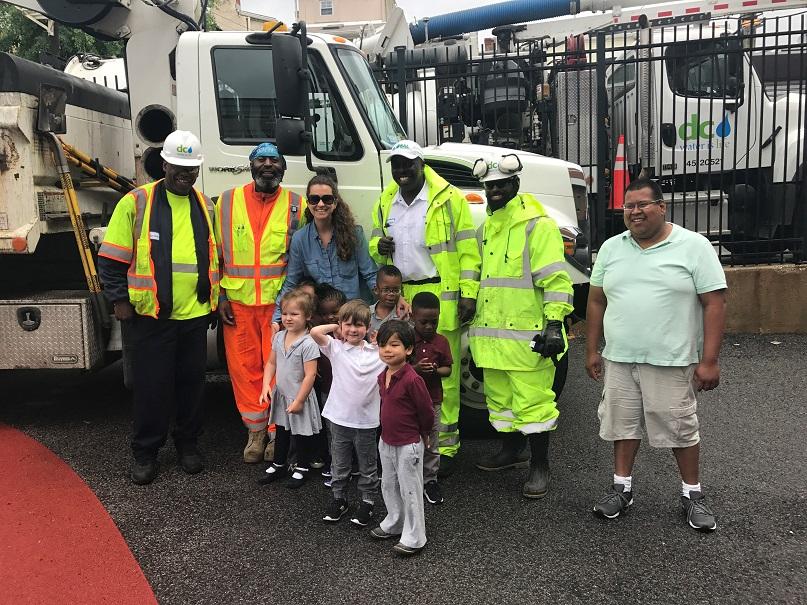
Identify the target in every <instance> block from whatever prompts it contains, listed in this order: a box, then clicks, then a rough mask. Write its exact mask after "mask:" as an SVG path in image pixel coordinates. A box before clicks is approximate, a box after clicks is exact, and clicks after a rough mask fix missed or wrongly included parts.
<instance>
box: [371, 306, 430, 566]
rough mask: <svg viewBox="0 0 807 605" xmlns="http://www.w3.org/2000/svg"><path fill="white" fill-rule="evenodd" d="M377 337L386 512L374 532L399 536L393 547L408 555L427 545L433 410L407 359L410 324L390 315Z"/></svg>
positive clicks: (377, 535) (411, 336)
mask: <svg viewBox="0 0 807 605" xmlns="http://www.w3.org/2000/svg"><path fill="white" fill-rule="evenodd" d="M376 338H377V343H378V347H379V349H378V354H379V356H380V357H381V361H383V362H384V363H385V364H387V369H386V370H384V371H383V372H381V374H379V375H378V388H379V391H380V393H381V439H380V440H379V442H378V452H379V454H380V455H381V465H382V467H383V468H384V474H383V476H382V478H381V495H382V496H383V497H384V505H385V506H386V507H387V516H386V517H385V518H384V520H383V521H381V524H380V525H379V526H378V527H376V528H374V529H373V530H371V531H370V535H371V536H372V537H373V538H377V539H379V540H384V539H387V538H392V537H394V536H398V535H400V540H399V542H398V543H397V544H396V545H395V546H394V547H393V549H394V550H395V552H396V553H398V554H400V555H404V556H409V555H415V554H417V553H419V552H420V551H421V550H423V547H424V546H425V545H426V517H425V513H424V510H423V451H424V443H426V442H427V441H428V439H429V432H430V431H431V429H432V426H433V425H434V412H433V411H432V400H431V397H430V396H429V391H428V390H427V389H426V383H424V382H423V379H422V378H421V377H420V376H418V375H417V373H416V372H415V370H414V369H413V368H412V366H410V365H409V364H408V363H407V359H408V358H409V357H410V356H411V355H412V351H413V349H414V346H415V333H414V331H413V330H412V327H411V326H410V325H409V324H408V323H406V322H404V321H401V320H399V319H391V320H389V321H387V322H385V323H384V324H382V325H381V327H380V328H379V329H378V334H377V336H376Z"/></svg>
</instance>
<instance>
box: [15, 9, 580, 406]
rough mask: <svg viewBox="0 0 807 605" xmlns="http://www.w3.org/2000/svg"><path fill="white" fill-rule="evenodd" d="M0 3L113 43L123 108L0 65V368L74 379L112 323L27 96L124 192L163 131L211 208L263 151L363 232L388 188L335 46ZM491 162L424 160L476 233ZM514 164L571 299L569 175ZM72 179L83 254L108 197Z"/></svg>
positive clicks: (576, 194)
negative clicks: (465, 203) (179, 140)
mask: <svg viewBox="0 0 807 605" xmlns="http://www.w3.org/2000/svg"><path fill="white" fill-rule="evenodd" d="M15 4H18V5H25V6H27V7H28V8H30V9H33V10H38V11H39V12H41V13H43V14H45V15H46V16H48V17H50V18H53V19H57V20H59V21H61V22H64V23H67V24H69V25H74V26H81V27H82V28H84V29H85V30H87V31H89V32H91V33H95V34H98V35H104V36H106V37H113V38H118V39H126V40H127V46H126V67H127V69H126V81H127V85H128V97H127V96H126V95H125V94H124V93H121V92H118V91H114V90H110V89H108V88H104V87H102V86H100V85H98V84H94V83H91V82H87V81H83V80H80V79H78V78H75V77H72V76H68V75H65V74H61V73H59V72H55V71H54V70H52V69H50V68H47V67H42V66H38V65H35V64H32V63H30V62H27V61H24V60H22V59H19V58H15V57H11V56H10V55H0V70H1V71H2V73H0V83H2V88H1V90H2V91H1V92H0V139H2V145H3V150H2V152H0V159H2V161H0V275H3V278H2V286H0V335H2V336H0V338H2V339H3V346H2V347H0V370H4V369H5V370H8V369H41V368H51V369H81V370H89V369H93V368H96V367H99V366H100V365H102V364H103V363H105V361H108V360H109V359H113V358H115V357H116V356H117V355H119V351H120V350H121V340H122V339H121V338H120V327H119V325H118V324H117V322H115V321H114V319H113V320H112V321H111V327H110V328H108V329H105V328H104V327H103V325H101V322H98V321H97V320H95V319H94V315H93V312H92V311H93V309H92V306H93V304H94V303H93V298H92V297H90V296H89V295H88V292H87V291H86V289H85V286H84V281H83V276H82V271H81V264H80V263H79V262H78V258H77V253H76V243H75V241H74V239H73V234H72V233H71V231H72V228H71V225H70V222H69V221H67V220H66V213H65V211H64V210H63V209H64V207H65V205H64V192H63V191H62V189H61V188H60V186H59V184H58V175H57V172H56V168H55V166H54V164H53V159H52V157H51V153H50V149H49V147H48V145H47V142H46V139H45V138H44V137H43V135H42V134H41V133H39V132H37V127H36V125H37V111H38V107H39V104H40V99H39V87H40V84H42V83H48V84H51V85H53V86H57V87H58V86H61V87H62V88H65V89H66V91H67V107H66V123H67V132H66V134H65V135H64V136H63V139H64V140H65V141H66V142H68V143H70V144H71V145H73V146H74V147H76V148H78V149H79V150H82V151H84V153H86V154H87V155H88V156H90V157H92V158H99V159H100V161H101V163H103V164H105V165H107V166H109V167H110V168H112V169H113V170H114V171H115V172H117V173H119V174H122V175H124V176H129V177H134V178H135V181H136V182H138V183H142V182H145V181H147V180H149V179H153V178H159V177H161V176H162V174H161V165H162V164H161V161H160V158H159V152H160V149H161V143H162V141H163V140H164V138H165V137H166V136H167V135H168V134H169V133H170V132H171V131H173V130H174V129H176V128H180V129H185V130H190V131H193V132H195V133H198V135H199V136H200V139H201V140H202V145H203V149H204V156H205V163H204V165H203V167H202V172H201V174H200V177H199V180H198V182H197V186H199V187H201V188H202V189H203V190H204V191H205V192H206V193H207V194H208V195H211V196H212V197H215V196H217V195H218V194H219V193H220V192H221V191H223V190H225V189H227V188H229V187H232V186H234V185H236V184H241V183H244V182H245V181H247V180H248V179H249V178H250V172H249V164H248V161H247V156H248V154H249V152H250V150H251V149H252V148H253V147H254V146H255V144H257V143H258V142H261V141H264V140H267V139H273V140H276V142H277V144H278V145H279V146H280V148H281V149H282V150H283V152H284V154H285V156H286V158H287V162H288V170H287V172H286V175H285V179H284V185H285V186H287V187H289V188H291V189H293V190H295V191H297V192H301V193H304V190H305V185H306V183H307V181H308V179H309V178H310V176H311V175H312V170H313V169H315V168H318V167H327V168H330V169H333V170H335V172H336V175H337V177H338V179H339V185H340V190H341V191H342V195H343V196H344V197H345V199H346V200H348V201H349V203H350V204H351V207H352V209H353V212H354V214H355V215H356V216H357V218H358V220H359V221H360V222H361V223H362V225H363V227H364V229H365V231H367V232H369V226H370V223H371V216H370V215H371V212H370V210H371V206H372V204H373V203H374V202H375V200H376V199H377V197H378V195H379V193H380V191H381V190H382V188H383V186H384V184H385V183H387V182H389V181H390V179H391V176H390V172H389V165H388V163H387V162H386V159H387V156H388V153H389V149H390V148H391V147H392V145H393V144H394V143H395V142H396V141H398V140H400V139H402V138H405V136H406V133H405V132H404V130H403V129H402V127H401V126H400V124H399V122H398V120H397V119H396V118H395V116H394V114H393V112H392V110H391V109H390V107H389V105H388V103H387V101H386V98H385V97H384V95H383V93H382V92H381V90H380V89H379V87H378V85H377V84H376V81H375V80H374V78H373V75H372V72H371V70H370V67H369V65H368V63H367V61H366V59H365V57H364V55H362V54H361V52H360V51H359V50H358V49H357V48H356V47H355V46H354V45H353V44H352V43H350V42H348V41H347V40H346V39H344V38H340V37H335V36H330V35H325V34H310V35H308V36H303V35H302V32H299V31H297V32H296V33H295V34H294V35H293V34H287V33H277V32H251V33H250V32H211V33H208V32H202V31H199V30H198V28H197V26H196V20H197V19H198V18H199V15H198V14H196V13H195V12H194V11H195V10H196V9H197V6H196V4H195V2H193V0H177V1H176V2H172V3H170V10H169V12H168V13H166V12H165V10H166V8H168V6H166V5H168V4H169V3H165V4H163V3H158V2H155V3H154V4H153V5H152V4H151V3H148V4H147V3H144V2H140V1H139V0H138V1H134V0H133V1H132V2H129V1H128V0H112V1H108V2H99V3H97V4H92V3H86V2H83V1H76V2H75V3H73V2H67V3H65V2H62V1H61V0H58V1H56V2H53V3H51V2H47V1H45V0H42V2H33V1H30V2H29V1H28V0H20V1H19V2H15ZM188 15H193V17H192V18H191V17H189V16H188ZM195 28H196V29H195ZM301 39H302V40H303V41H307V44H301ZM304 67H306V68H307V69H303V68H304ZM12 75H13V76H15V77H11V76H12ZM104 103H107V104H108V106H107V105H105V104H104ZM113 106H114V108H115V110H113V109H112V107H113ZM309 108H310V109H309ZM504 152H505V150H497V149H495V148H491V147H476V146H471V145H458V144H449V145H442V146H437V147H430V148H428V149H427V150H426V161H427V163H428V164H429V165H431V166H432V167H433V168H434V169H435V170H436V171H437V172H438V173H439V174H441V175H442V176H444V177H445V178H446V179H447V180H448V181H450V182H452V183H453V184H455V185H457V186H459V187H460V188H461V189H463V190H464V191H465V192H466V193H467V198H468V200H469V202H470V203H471V208H472V210H473V213H474V214H475V216H476V217H477V218H478V220H479V221H481V219H482V217H483V216H484V209H485V203H484V192H483V191H482V190H481V189H480V187H479V184H478V183H477V182H476V180H475V179H474V178H473V176H472V173H471V166H472V164H473V162H474V160H475V159H476V158H478V157H481V156H483V155H490V154H495V153H504ZM521 159H522V162H523V163H524V165H525V171H524V173H523V175H522V189H523V190H524V191H528V192H530V193H533V194H535V195H536V196H538V197H539V199H541V201H542V202H543V204H544V205H545V207H546V208H547V209H548V211H549V212H550V214H551V215H552V216H553V218H554V219H555V220H556V221H557V223H558V225H559V227H560V229H561V232H562V234H563V237H564V240H565V244H566V251H567V258H568V261H569V272H570V274H571V275H572V277H573V279H574V281H575V282H576V283H577V284H578V285H579V286H585V284H586V282H587V276H588V268H589V265H590V256H589V248H588V244H587V242H586V241H585V237H583V236H582V234H581V232H580V229H579V228H578V225H579V221H585V219H586V212H587V205H586V199H585V183H584V181H583V174H582V172H581V169H580V167H579V166H577V165H574V164H571V163H569V162H565V161H560V160H556V159H552V158H545V157H542V156H538V155H534V154H522V158H521ZM73 177H74V181H75V182H76V184H77V185H78V188H77V191H78V197H79V204H80V206H81V212H82V214H83V216H84V219H85V222H86V223H87V227H88V228H90V229H91V231H90V234H91V235H90V239H91V240H93V241H95V242H98V241H100V238H101V237H102V234H103V226H104V225H105V223H106V220H107V219H108V217H109V215H110V214H111V212H112V209H113V208H114V204H115V203H116V201H117V200H118V199H119V198H120V197H121V193H120V192H119V191H114V190H112V189H109V188H105V187H103V186H101V185H102V183H99V182H97V180H96V179H93V178H91V177H86V178H85V177H82V176H81V174H80V173H79V172H78V171H75V170H74V174H73ZM103 313H104V314H105V316H106V315H109V311H108V310H107V309H103ZM463 363H464V364H465V365H467V366H469V368H468V371H466V372H465V379H466V382H467V388H468V390H470V391H475V392H476V399H477V400H478V399H479V396H478V391H479V389H480V384H479V383H480V381H479V380H478V378H479V374H478V373H472V372H471V371H470V368H471V367H472V363H471V362H470V361H469V360H468V359H465V360H463Z"/></svg>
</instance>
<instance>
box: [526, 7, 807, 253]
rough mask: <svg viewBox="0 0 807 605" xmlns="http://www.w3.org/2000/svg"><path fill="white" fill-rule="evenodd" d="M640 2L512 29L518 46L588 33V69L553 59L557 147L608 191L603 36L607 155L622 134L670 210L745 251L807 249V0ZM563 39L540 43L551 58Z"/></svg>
mask: <svg viewBox="0 0 807 605" xmlns="http://www.w3.org/2000/svg"><path fill="white" fill-rule="evenodd" d="M637 4H640V3H639V2H623V3H622V5H623V8H622V9H614V10H613V11H612V12H609V13H604V14H596V15H590V16H586V17H582V16H581V17H575V18H563V19H556V20H553V21H547V22H541V23H533V24H526V25H522V26H517V27H514V28H512V31H511V34H512V42H513V43H514V44H519V43H522V44H523V43H525V42H526V41H527V40H533V41H541V39H542V38H547V37H548V36H552V37H555V36H561V38H560V39H559V40H561V41H562V40H563V38H562V36H564V35H572V34H581V33H583V32H585V33H586V41H587V42H588V43H589V48H588V49H586V51H585V52H581V55H580V56H581V58H584V59H583V60H584V62H585V64H586V65H587V66H588V68H587V69H586V65H582V64H581V63H579V62H576V63H573V64H571V65H562V64H558V62H557V57H558V56H563V53H564V52H568V51H569V49H568V48H566V50H565V51H563V50H561V52H560V53H558V54H557V55H556V59H555V60H554V61H553V60H552V59H551V58H550V59H549V61H548V62H547V65H546V67H547V68H548V69H547V71H548V72H549V70H551V73H552V76H551V77H552V80H551V81H552V83H553V87H552V89H551V94H552V96H553V99H554V102H555V104H556V107H557V111H556V116H557V120H556V123H555V125H554V128H555V135H556V137H555V140H556V141H558V144H557V145H555V147H554V148H553V149H552V155H556V156H557V157H561V158H564V159H567V160H570V161H573V162H577V163H579V164H580V165H581V166H583V170H584V172H585V173H586V175H587V177H588V176H590V177H591V180H592V184H593V189H594V190H596V188H597V187H598V186H599V183H598V182H597V176H598V170H597V169H598V167H602V166H603V164H605V163H606V162H607V160H605V158H602V157H600V156H599V154H598V150H597V145H596V136H597V128H598V125H597V124H596V119H597V116H596V108H597V96H598V90H597V88H598V87H597V85H596V82H597V80H596V75H595V73H596V68H597V65H596V62H597V52H596V51H597V50H600V49H597V48H596V46H597V43H598V41H600V42H604V46H605V49H604V50H605V52H602V53H601V54H600V57H604V58H605V60H606V62H607V64H608V67H607V69H606V72H605V82H604V84H605V85H604V90H605V93H606V97H607V119H608V121H609V133H608V135H609V139H610V140H609V147H610V151H611V153H613V152H614V151H615V149H616V146H617V141H618V137H619V136H620V135H624V138H625V156H626V164H627V166H628V167H630V168H632V171H633V173H634V175H635V174H638V173H639V172H642V173H643V174H645V175H649V176H652V177H653V178H656V179H658V180H659V181H660V182H661V183H662V186H663V188H664V190H665V198H666V199H667V202H668V213H669V215H670V219H671V220H673V221H674V222H676V223H678V224H681V225H683V226H686V227H687V228H689V229H693V230H697V231H700V232H701V233H703V234H705V235H707V236H711V237H712V238H713V239H715V240H718V239H719V241H720V244H721V245H722V246H723V247H724V249H725V250H726V251H728V252H730V253H736V254H740V255H747V258H748V259H749V260H754V259H755V258H756V259H758V260H764V259H766V258H770V257H771V256H773V255H780V254H784V255H785V257H788V256H789V255H791V254H792V257H791V258H796V259H798V258H803V254H804V250H803V249H802V248H803V242H804V239H803V238H804V228H805V227H804V226H803V225H802V226H800V221H802V220H803V218H802V217H801V216H800V213H801V212H803V210H802V209H803V207H804V204H805V203H807V201H802V202H801V203H799V201H798V196H799V195H803V193H800V192H801V189H800V188H803V185H802V184H801V183H803V180H804V178H805V162H806V161H807V158H805V155H807V145H806V144H805V124H807V86H805V83H807V37H805V26H807V9H805V8H803V7H807V3H806V2H799V1H794V0H777V1H772V0H759V1H757V0H754V1H752V2H749V1H744V0H725V1H723V0H721V1H719V2H712V1H709V2H700V1H697V0H693V1H686V2H673V3H664V4H646V5H644V6H639V7H635V6H636V5H637ZM626 6H634V7H635V8H625V7H626ZM750 11H753V12H750ZM598 31H599V32H602V33H601V35H600V36H599V37H598V36H597V35H596V34H597V32H598ZM557 40H558V39H557V38H556V39H555V40H551V41H550V40H549V39H545V40H543V41H542V43H543V44H544V45H545V47H547V48H548V53H547V54H548V56H549V57H552V53H553V52H556V51H557V50H558V47H557V46H556V47H554V48H549V46H548V45H552V44H556V43H557ZM562 46H563V45H562V43H561V48H562ZM553 62H554V63H555V64H554V65H553V64H552V63H553ZM600 90H602V89H600ZM587 137H588V138H590V139H591V141H592V143H591V144H588V143H586V144H582V145H581V144H580V143H579V141H580V140H586V138H587ZM567 141H568V144H567V143H566V142H567ZM612 158H613V156H612ZM609 168H610V166H609ZM617 222H620V219H617Z"/></svg>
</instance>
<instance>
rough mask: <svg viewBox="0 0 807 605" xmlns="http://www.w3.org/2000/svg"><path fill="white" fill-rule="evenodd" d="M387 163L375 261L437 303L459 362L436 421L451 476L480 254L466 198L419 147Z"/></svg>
mask: <svg viewBox="0 0 807 605" xmlns="http://www.w3.org/2000/svg"><path fill="white" fill-rule="evenodd" d="M387 161H389V162H390V165H391V168H392V170H391V172H392V180H393V182H392V183H390V184H389V185H388V186H387V187H386V189H384V191H383V192H382V193H381V197H380V198H379V199H378V202H376V205H375V207H374V208H373V232H372V234H371V237H370V242H369V245H370V256H372V257H373V259H374V260H375V261H376V262H377V263H379V264H382V265H385V264H393V265H395V266H396V267H398V269H400V271H401V274H402V276H403V295H404V298H406V300H407V301H410V302H411V301H412V298H413V297H414V296H415V294H418V293H419V292H431V293H432V294H434V295H435V296H437V298H439V299H440V326H439V328H438V330H437V331H438V332H439V333H440V334H442V335H443V336H445V338H446V339H447V340H448V342H449V346H450V347H451V355H452V357H453V358H454V359H455V360H456V362H455V363H454V364H453V366H452V369H451V374H450V375H449V376H447V377H446V378H443V404H442V408H441V411H440V422H439V442H440V443H439V448H440V473H441V474H442V475H447V474H448V472H449V469H450V466H451V460H452V458H453V457H454V456H455V455H456V454H457V451H458V450H459V447H460V435H459V428H458V426H459V413H460V384H459V383H460V373H459V368H460V363H459V361H458V360H459V359H460V326H461V325H462V324H464V323H468V322H470V321H471V319H472V318H473V316H474V312H475V309H476V295H477V291H478V290H479V265H480V259H479V249H478V248H477V245H476V235H475V231H474V224H473V219H472V218H471V209H470V207H469V206H468V202H467V201H466V199H465V196H464V195H463V193H462V192H461V191H460V190H459V189H457V188H456V187H454V186H453V185H451V184H450V183H449V182H448V181H446V180H445V179H444V178H443V177H441V176H440V175H439V174H437V173H436V172H435V171H434V170H432V169H431V168H429V167H428V166H426V164H425V161H424V154H423V149H421V147H420V145H418V144H417V143H415V142H414V141H398V142H397V143H396V144H395V145H394V146H393V147H392V149H391V150H390V155H389V159H388V160H387ZM436 470H437V469H434V471H435V472H436ZM435 479H436V477H434V476H433V475H431V476H429V477H427V479H426V485H425V488H424V489H425V490H426V496H427V498H428V500H429V502H431V503H433V504H439V503H440V502H442V501H443V497H442V495H441V494H440V492H439V489H438V488H437V482H436V480H435Z"/></svg>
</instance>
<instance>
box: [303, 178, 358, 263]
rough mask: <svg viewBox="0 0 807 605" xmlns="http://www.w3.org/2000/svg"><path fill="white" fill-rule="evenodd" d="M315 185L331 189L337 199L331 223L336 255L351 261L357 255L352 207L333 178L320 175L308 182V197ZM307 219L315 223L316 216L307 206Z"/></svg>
mask: <svg viewBox="0 0 807 605" xmlns="http://www.w3.org/2000/svg"><path fill="white" fill-rule="evenodd" d="M314 185H324V186H326V187H330V188H331V191H332V192H333V196H334V197H335V198H336V207H335V208H334V210H333V214H331V221H333V238H334V241H335V242H336V254H337V256H339V258H340V259H342V260H343V261H347V260H350V259H351V258H353V256H354V255H355V254H356V243H357V241H358V239H357V238H356V221H355V220H354V218H353V213H352V212H351V211H350V207H349V206H348V205H347V204H346V203H345V201H344V200H343V199H342V198H341V196H340V195H339V189H338V188H337V186H336V181H334V180H333V179H332V178H331V177H329V176H327V175H324V174H318V175H316V176H314V177H312V178H311V180H310V181H308V187H307V188H306V192H305V193H306V196H307V195H308V194H309V193H310V192H311V187H312V186H314ZM305 218H306V220H307V221H308V222H309V223H311V222H313V221H314V215H313V214H311V209H310V208H308V206H306V208H305Z"/></svg>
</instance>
